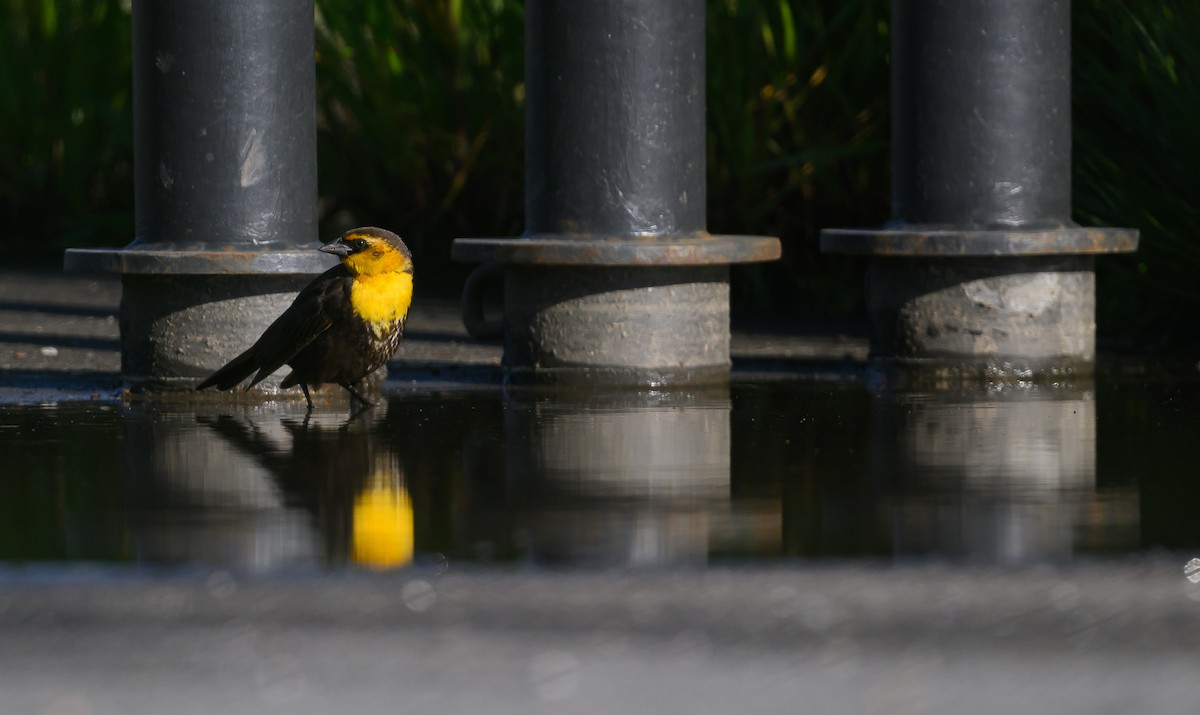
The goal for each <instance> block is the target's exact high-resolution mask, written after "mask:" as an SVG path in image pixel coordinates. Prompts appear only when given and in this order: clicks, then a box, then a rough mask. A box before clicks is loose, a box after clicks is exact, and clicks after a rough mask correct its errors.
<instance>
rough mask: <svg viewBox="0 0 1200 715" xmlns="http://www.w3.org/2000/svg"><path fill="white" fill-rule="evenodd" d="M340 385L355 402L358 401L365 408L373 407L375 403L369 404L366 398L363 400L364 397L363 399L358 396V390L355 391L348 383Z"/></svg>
mask: <svg viewBox="0 0 1200 715" xmlns="http://www.w3.org/2000/svg"><path fill="white" fill-rule="evenodd" d="M341 385H342V387H344V388H345V389H346V392H349V393H350V396H351V397H353V398H355V399H356V400H358V401H359V402H361V403H363V404H364V405H366V406H367V407H374V406H375V403H374V402H371V401H370V400H368V399H367V398H365V397H363V396H362V395H361V394H359V392H358V390H355V389H354V387H353V386H351V384H350V383H348V382H343V383H341Z"/></svg>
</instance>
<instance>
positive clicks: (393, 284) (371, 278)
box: [350, 271, 413, 325]
mask: <svg viewBox="0 0 1200 715" xmlns="http://www.w3.org/2000/svg"><path fill="white" fill-rule="evenodd" d="M412 291H413V277H412V274H411V273H407V272H404V271H396V272H389V273H380V274H376V275H359V276H357V277H356V278H355V279H354V283H353V284H351V286H350V305H351V307H352V308H353V309H354V313H355V314H356V315H358V317H360V318H362V319H363V320H365V321H366V322H367V323H369V324H371V325H378V324H390V323H394V322H396V321H398V320H403V319H404V316H405V315H407V314H408V306H409V304H410V303H412Z"/></svg>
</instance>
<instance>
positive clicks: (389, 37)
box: [0, 0, 1200, 347]
mask: <svg viewBox="0 0 1200 715" xmlns="http://www.w3.org/2000/svg"><path fill="white" fill-rule="evenodd" d="M317 6H318V16H317V51H318V57H317V83H318V92H319V97H318V104H319V107H318V117H319V123H320V127H319V146H318V151H319V155H320V171H321V175H320V185H321V196H322V216H321V219H322V224H323V227H322V235H332V234H335V233H337V232H339V231H340V230H342V229H344V228H346V227H347V226H349V225H359V224H378V225H384V226H389V227H391V228H394V229H396V230H398V231H399V232H400V233H402V234H403V235H404V237H405V239H406V240H408V241H409V243H410V245H411V246H412V247H413V249H414V253H415V254H416V255H417V256H418V257H419V262H420V264H421V267H422V279H423V287H424V289H426V290H428V289H430V288H431V287H432V286H434V285H438V286H445V287H446V288H447V292H453V290H454V288H455V287H456V286H457V285H458V279H460V278H461V276H462V274H463V271H464V268H463V267H460V266H454V265H452V264H451V263H450V261H449V245H450V240H451V239H452V238H454V237H457V236H489V235H491V236H497V235H500V236H502V235H514V234H518V233H520V231H521V228H522V190H521V186H522V141H523V135H522V131H523V130H522V121H523V117H522V112H523V97H524V93H523V84H522V82H523V62H524V56H523V44H522V43H523V37H522V35H523V20H522V4H521V3H520V2H519V1H518V0H441V1H437V0H394V1H392V2H386V1H385V0H371V1H368V2H354V3H346V2H330V1H328V0H318V3H317ZM888 7H889V3H888V2H887V0H819V1H816V2H809V1H806V2H800V1H799V0H709V2H708V28H709V29H708V34H709V38H708V57H709V61H708V78H709V81H708V125H709V149H708V151H709V156H708V166H709V191H708V195H709V227H710V229H711V230H713V231H717V232H752V233H764V234H773V235H778V236H781V237H782V238H783V239H784V245H785V248H784V260H783V261H781V262H780V263H779V264H777V265H771V266H758V267H754V268H746V269H739V271H738V273H737V274H736V278H735V287H736V290H737V293H736V295H737V299H738V301H739V302H740V303H741V304H743V305H755V306H764V305H770V306H772V307H773V308H775V309H776V310H779V311H787V312H788V313H799V314H803V315H813V316H846V315H853V314H854V313H855V312H856V311H857V310H859V309H860V307H861V301H860V294H861V266H860V265H859V264H857V263H855V262H854V261H850V260H848V259H844V258H839V257H831V256H822V255H820V254H819V252H818V251H817V248H816V244H817V238H816V237H817V231H818V230H819V229H820V228H821V227H824V226H854V225H857V226H863V225H873V224H878V223H880V222H882V221H883V220H885V219H886V218H887V214H888V198H887V197H888V191H889V187H888V184H889V171H888V67H887V64H888ZM1074 12H1075V21H1074V28H1073V32H1074V66H1075V73H1074V82H1075V97H1074V118H1075V206H1076V210H1077V213H1078V216H1077V219H1078V220H1079V221H1080V222H1081V223H1084V224H1105V225H1114V226H1135V227H1138V228H1140V229H1142V232H1143V233H1142V236H1143V242H1142V246H1143V247H1142V250H1141V251H1140V252H1139V253H1138V254H1137V255H1136V256H1132V257H1121V258H1104V259H1101V260H1100V261H1099V267H1100V279H1101V281H1102V282H1101V286H1100V292H1099V296H1100V301H1101V305H1100V316H1099V317H1100V321H1101V327H1102V329H1107V332H1110V333H1114V332H1116V333H1122V334H1125V335H1128V336H1130V338H1131V339H1133V338H1136V343H1134V342H1130V345H1133V344H1137V345H1146V344H1149V345H1150V346H1151V347H1169V346H1170V345H1171V344H1172V342H1178V341H1179V340H1191V339H1193V338H1190V337H1189V335H1188V333H1189V332H1194V331H1190V328H1191V327H1193V326H1194V320H1191V319H1189V316H1191V315H1194V314H1195V312H1196V311H1197V309H1200V290H1198V289H1196V288H1195V285H1196V283H1195V281H1193V280H1190V276H1191V275H1193V274H1194V273H1196V271H1197V270H1200V247H1198V244H1197V243H1196V240H1195V237H1196V236H1198V235H1200V210H1198V209H1197V208H1196V205H1195V203H1192V202H1189V200H1188V199H1187V198H1186V197H1188V196H1190V195H1191V194H1194V193H1195V192H1194V190H1193V189H1191V177H1190V174H1191V171H1192V169H1193V167H1192V166H1191V162H1192V161H1195V159H1196V157H1200V151H1198V149H1200V147H1197V143H1198V142H1200V135H1198V134H1197V133H1196V132H1195V130H1194V115H1195V113H1196V110H1197V108H1198V107H1200V82H1198V81H1197V79H1196V78H1195V77H1194V76H1192V75H1189V72H1194V69H1193V68H1195V67H1200V45H1198V44H1197V43H1196V42H1195V40H1194V28H1196V27H1197V26H1200V4H1198V3H1195V2H1192V1H1191V0H1163V1H1159V2H1151V1H1149V0H1138V1H1133V0H1129V1H1123V0H1075V4H1074ZM129 54H130V28H129V8H128V0H125V2H121V0H95V1H87V2H85V1H84V0H59V1H58V2H55V1H53V0H3V1H2V2H0V127H3V133H2V135H0V137H2V138H0V220H2V221H3V225H4V226H5V231H4V239H3V240H5V241H6V242H7V243H8V245H13V244H14V243H16V242H24V241H26V240H28V239H33V242H32V243H22V245H23V248H22V251H23V253H22V255H23V256H25V257H27V258H28V259H31V260H41V261H44V262H56V261H57V260H59V257H60V255H61V250H62V249H63V248H66V247H68V246H85V245H109V246H120V245H124V244H126V243H128V242H129V241H130V240H131V238H132V235H133V219H132V202H133V195H132V194H133V191H132V177H131V175H130V171H131V168H130V167H131V157H132V128H131V119H130V117H131V112H130V110H131V107H130V67H129V63H130V59H129ZM30 247H31V248H30Z"/></svg>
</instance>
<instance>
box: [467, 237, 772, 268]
mask: <svg viewBox="0 0 1200 715" xmlns="http://www.w3.org/2000/svg"><path fill="white" fill-rule="evenodd" d="M780 253H781V248H780V243H779V239H777V238H774V237H771V236H714V235H712V234H709V233H697V234H687V235H685V236H656V235H632V236H604V235H590V234H565V235H560V234H542V235H532V236H523V237H519V238H460V239H456V240H455V241H454V244H453V247H452V251H451V255H452V257H453V258H454V259H455V260H458V261H467V262H492V261H494V262H497V263H517V264H526V265H547V266H549V265H597V266H669V265H678V266H689V265H690V266H703V265H727V264H730V263H755V262H761V261H773V260H776V259H778V258H779V256H780Z"/></svg>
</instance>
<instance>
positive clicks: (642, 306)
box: [453, 0, 779, 385]
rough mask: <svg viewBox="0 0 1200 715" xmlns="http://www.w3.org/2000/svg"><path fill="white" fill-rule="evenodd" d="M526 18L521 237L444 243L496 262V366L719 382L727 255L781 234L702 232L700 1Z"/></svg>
mask: <svg viewBox="0 0 1200 715" xmlns="http://www.w3.org/2000/svg"><path fill="white" fill-rule="evenodd" d="M525 17H526V20H525V33H526V50H525V80H526V156H525V159H526V167H525V189H526V233H525V235H524V236H522V237H520V238H499V239H462V238H460V239H458V240H456V241H455V242H454V248H453V255H454V257H455V258H456V259H457V260H461V261H480V262H484V261H491V262H497V263H500V264H502V265H503V266H504V280H505V326H506V327H505V351H504V364H505V367H506V369H507V370H508V372H509V374H510V376H514V377H518V378H533V379H536V380H552V381H561V380H567V381H574V380H585V381H586V380H600V381H603V382H609V383H629V384H634V385H663V384H671V383H696V382H706V381H718V382H719V381H722V380H726V379H728V375H729V325H728V321H729V296H728V267H729V264H731V263H738V262H750V261H767V260H774V259H775V258H778V256H779V241H778V240H777V239H775V238H769V237H763V236H713V235H711V234H709V233H708V232H707V231H706V230H705V227H706V220H705V146H704V142H705V129H704V81H705V75H704V3H703V0H578V1H574V2H556V1H554V0H530V1H529V2H527V3H526V7H525ZM468 293H469V294H468V297H467V298H466V302H470V301H472V300H478V298H479V296H478V293H476V294H475V295H473V296H472V295H470V291H469V292H468ZM472 307H473V306H469V305H465V306H464V313H469V312H471V309H472Z"/></svg>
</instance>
